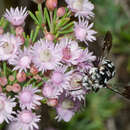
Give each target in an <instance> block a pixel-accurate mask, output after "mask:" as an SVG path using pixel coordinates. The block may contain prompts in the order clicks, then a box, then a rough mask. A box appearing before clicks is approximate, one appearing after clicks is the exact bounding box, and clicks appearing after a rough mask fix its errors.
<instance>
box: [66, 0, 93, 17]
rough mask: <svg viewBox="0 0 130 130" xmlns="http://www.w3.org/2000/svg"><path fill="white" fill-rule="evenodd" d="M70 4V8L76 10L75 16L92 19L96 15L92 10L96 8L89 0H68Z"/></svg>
mask: <svg viewBox="0 0 130 130" xmlns="http://www.w3.org/2000/svg"><path fill="white" fill-rule="evenodd" d="M66 2H67V4H68V8H70V9H71V10H72V11H73V12H75V16H79V17H82V16H84V17H86V18H87V19H90V18H91V17H94V13H93V12H92V11H93V9H94V5H93V4H92V3H91V2H90V1H88V0H66Z"/></svg>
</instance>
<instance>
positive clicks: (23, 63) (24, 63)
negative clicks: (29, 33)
mask: <svg viewBox="0 0 130 130" xmlns="http://www.w3.org/2000/svg"><path fill="white" fill-rule="evenodd" d="M31 60H32V56H31V54H30V49H27V48H24V50H23V51H22V50H21V49H19V51H18V56H17V57H14V58H13V59H11V60H10V64H12V65H14V66H15V67H14V69H13V70H19V72H22V71H23V70H24V71H25V72H27V68H30V64H31Z"/></svg>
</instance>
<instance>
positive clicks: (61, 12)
mask: <svg viewBox="0 0 130 130" xmlns="http://www.w3.org/2000/svg"><path fill="white" fill-rule="evenodd" d="M64 14H65V8H64V7H60V8H59V9H58V10H57V16H58V17H62V16H64Z"/></svg>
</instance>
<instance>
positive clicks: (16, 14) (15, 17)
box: [4, 7, 28, 26]
mask: <svg viewBox="0 0 130 130" xmlns="http://www.w3.org/2000/svg"><path fill="white" fill-rule="evenodd" d="M27 15H28V13H27V11H26V7H25V8H22V7H21V8H20V9H19V8H18V7H17V8H16V9H14V8H10V10H8V9H6V13H5V14H4V17H5V18H6V19H7V20H8V21H9V22H10V23H11V24H12V25H14V26H20V25H22V24H24V20H25V19H26V17H27Z"/></svg>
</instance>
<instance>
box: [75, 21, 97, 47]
mask: <svg viewBox="0 0 130 130" xmlns="http://www.w3.org/2000/svg"><path fill="white" fill-rule="evenodd" d="M92 27H93V23H91V24H90V25H89V22H88V21H87V20H84V19H83V20H81V19H79V23H76V22H75V27H74V33H75V36H76V38H77V39H78V40H80V41H81V42H85V43H86V44H87V45H88V42H93V41H95V40H96V37H95V36H94V35H95V34H96V33H97V32H95V31H94V30H92V29H91V28H92Z"/></svg>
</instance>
